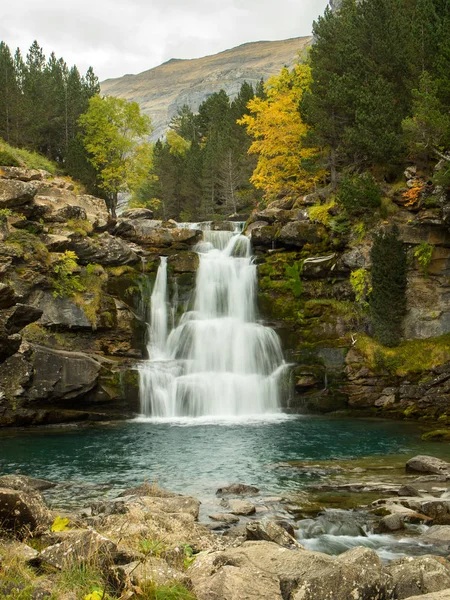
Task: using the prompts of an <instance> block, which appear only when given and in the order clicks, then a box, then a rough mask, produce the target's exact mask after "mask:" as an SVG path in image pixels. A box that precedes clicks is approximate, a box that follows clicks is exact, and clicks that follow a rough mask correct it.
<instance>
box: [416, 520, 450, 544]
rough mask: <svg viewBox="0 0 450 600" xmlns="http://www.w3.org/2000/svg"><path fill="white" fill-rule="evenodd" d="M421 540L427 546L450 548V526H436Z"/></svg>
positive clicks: (421, 537) (423, 535)
mask: <svg viewBox="0 0 450 600" xmlns="http://www.w3.org/2000/svg"><path fill="white" fill-rule="evenodd" d="M420 539H421V540H422V541H423V542H425V543H427V544H435V545H437V546H450V526H449V525H434V526H433V527H430V528H429V529H428V530H427V531H426V532H425V533H424V534H422V535H421V536H420Z"/></svg>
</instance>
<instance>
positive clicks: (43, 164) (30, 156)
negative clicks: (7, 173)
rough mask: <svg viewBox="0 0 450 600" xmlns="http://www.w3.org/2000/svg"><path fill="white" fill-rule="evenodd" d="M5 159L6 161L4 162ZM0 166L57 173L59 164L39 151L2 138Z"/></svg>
mask: <svg viewBox="0 0 450 600" xmlns="http://www.w3.org/2000/svg"><path fill="white" fill-rule="evenodd" d="M3 160H5V161H6V162H3ZM0 166H5V167H6V166H9V167H26V168H28V169H43V170H44V171H48V172H49V173H56V172H57V170H58V169H57V166H56V164H55V163H53V162H51V161H50V160H48V159H47V158H45V156H42V155H41V154H38V153H37V152H29V151H28V150H24V149H23V148H16V147H14V146H10V145H9V144H7V143H6V142H5V141H4V140H2V139H1V138H0Z"/></svg>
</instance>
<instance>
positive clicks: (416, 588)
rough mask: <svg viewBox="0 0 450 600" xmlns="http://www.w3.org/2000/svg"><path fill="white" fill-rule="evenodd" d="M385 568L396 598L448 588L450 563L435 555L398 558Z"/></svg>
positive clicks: (399, 599) (400, 599)
mask: <svg viewBox="0 0 450 600" xmlns="http://www.w3.org/2000/svg"><path fill="white" fill-rule="evenodd" d="M385 570H386V573H387V574H388V575H390V577H391V578H392V588H393V591H394V596H395V598H398V600H402V599H403V598H409V597H410V596H414V595H418V594H419V595H420V594H429V593H430V592H439V591H441V590H445V589H447V588H450V565H449V563H448V562H447V561H446V560H444V559H443V558H440V557H437V556H421V557H419V558H412V557H406V558H398V559H396V560H393V561H392V562H391V563H390V564H389V565H388V566H387V567H386V569H385Z"/></svg>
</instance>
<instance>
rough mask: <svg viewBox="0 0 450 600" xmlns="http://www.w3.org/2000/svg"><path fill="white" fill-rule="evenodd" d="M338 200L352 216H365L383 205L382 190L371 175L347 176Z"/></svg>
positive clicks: (344, 178)
mask: <svg viewBox="0 0 450 600" xmlns="http://www.w3.org/2000/svg"><path fill="white" fill-rule="evenodd" d="M336 199H337V201H338V203H339V204H340V205H341V206H343V207H344V208H345V210H346V211H347V213H348V214H349V215H351V216H356V215H364V214H365V213H367V211H370V210H376V209H377V208H379V207H380V205H381V189H380V187H379V186H378V185H377V183H376V182H375V180H374V178H373V177H372V176H371V175H370V174H369V173H363V174H362V175H348V174H347V175H345V176H344V177H343V179H342V181H341V184H340V186H339V191H338V193H337V196H336Z"/></svg>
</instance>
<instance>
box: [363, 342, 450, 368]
mask: <svg viewBox="0 0 450 600" xmlns="http://www.w3.org/2000/svg"><path fill="white" fill-rule="evenodd" d="M356 349H357V350H358V351H359V352H360V353H361V354H362V355H363V357H364V359H365V362H366V363H367V365H368V366H369V367H370V368H371V369H374V370H377V369H378V370H386V371H388V372H389V373H391V375H398V376H399V377H404V376H406V375H409V374H420V373H423V372H425V371H429V370H431V369H434V368H436V367H438V366H439V365H442V364H444V363H446V362H448V361H449V360H450V334H448V333H447V334H445V335H441V336H440V337H437V338H429V339H426V340H412V341H409V342H402V343H401V344H400V345H399V346H397V347H396V348H386V347H385V346H382V345H381V344H379V343H378V342H376V341H375V340H374V339H372V338H370V337H369V336H367V335H363V334H359V335H358V340H357V343H356Z"/></svg>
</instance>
